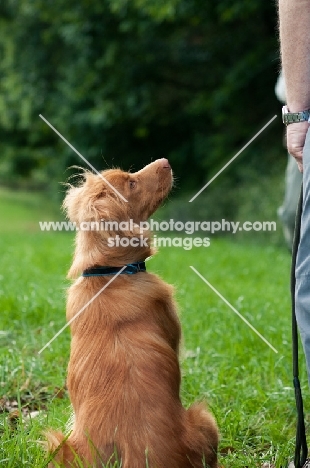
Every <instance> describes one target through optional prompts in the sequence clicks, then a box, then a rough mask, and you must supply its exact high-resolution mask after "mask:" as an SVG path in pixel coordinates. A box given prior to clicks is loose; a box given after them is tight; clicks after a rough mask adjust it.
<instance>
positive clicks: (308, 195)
mask: <svg viewBox="0 0 310 468" xmlns="http://www.w3.org/2000/svg"><path fill="white" fill-rule="evenodd" d="M303 170H304V172H303V212H302V218H301V231H300V243H299V247H298V253H297V259H296V293H295V304H296V318H297V323H298V328H299V331H300V336H301V341H302V344H303V348H304V352H305V355H306V363H307V372H308V380H309V383H310V132H309V130H308V133H307V138H306V142H305V146H304V152H303Z"/></svg>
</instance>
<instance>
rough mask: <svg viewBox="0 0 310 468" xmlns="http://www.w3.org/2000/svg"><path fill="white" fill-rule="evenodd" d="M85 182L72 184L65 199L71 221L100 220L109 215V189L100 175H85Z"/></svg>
mask: <svg viewBox="0 0 310 468" xmlns="http://www.w3.org/2000/svg"><path fill="white" fill-rule="evenodd" d="M84 179H85V180H84V182H83V183H82V184H81V185H80V186H77V187H74V186H70V187H69V190H68V191H67V194H66V196H65V199H64V201H63V205H62V207H63V209H64V211H65V213H66V215H67V217H68V218H69V219H70V221H72V222H74V223H77V224H80V223H82V222H85V221H86V222H89V221H100V219H102V218H103V217H107V216H108V211H109V210H108V202H107V199H108V198H109V191H108V189H107V187H105V186H104V181H102V179H101V178H100V177H99V176H96V175H94V174H91V173H87V174H86V175H84Z"/></svg>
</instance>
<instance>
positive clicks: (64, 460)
mask: <svg viewBox="0 0 310 468" xmlns="http://www.w3.org/2000/svg"><path fill="white" fill-rule="evenodd" d="M43 435H44V437H45V439H46V442H44V448H45V450H46V452H47V453H48V455H49V459H51V461H50V463H49V464H48V468H56V467H57V468H58V467H67V466H70V467H71V466H72V467H73V466H75V465H73V462H74V461H75V460H76V459H77V455H76V450H75V447H74V444H73V443H72V441H69V440H68V436H67V437H66V436H64V434H63V433H62V432H60V431H54V430H47V431H45V432H44V433H43Z"/></svg>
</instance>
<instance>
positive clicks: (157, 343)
mask: <svg viewBox="0 0 310 468" xmlns="http://www.w3.org/2000/svg"><path fill="white" fill-rule="evenodd" d="M101 174H102V177H100V175H94V174H92V173H88V172H86V173H85V174H84V177H83V180H82V182H80V184H79V185H78V186H75V187H74V186H70V188H69V190H68V192H67V194H66V197H65V199H64V209H65V211H66V213H67V216H68V218H69V219H70V220H71V221H72V222H74V223H76V226H80V227H82V225H83V223H84V224H85V223H96V222H97V223H99V222H102V221H103V220H106V221H115V222H117V223H119V224H120V223H122V222H123V223H124V222H127V224H128V225H129V223H130V220H131V227H130V229H127V227H126V226H127V225H125V228H124V229H118V230H117V229H116V230H113V231H109V230H98V231H97V230H82V229H80V230H79V231H78V232H77V236H76V248H75V254H74V259H73V263H72V266H71V268H70V270H69V273H68V277H69V278H71V279H74V278H76V277H77V276H78V275H80V274H81V272H84V273H83V274H84V276H80V277H79V278H78V279H77V280H76V281H75V282H74V283H73V285H72V286H71V287H70V288H69V291H68V298H67V320H72V319H73V318H74V317H75V316H76V315H77V314H79V315H78V316H77V317H76V318H75V319H74V320H73V321H72V323H71V334H72V341H71V353H70V361H69V365H68V378H67V386H68V391H69V395H70V400H71V403H72V406H73V410H74V423H73V429H72V432H71V434H70V435H69V437H67V438H66V437H65V436H64V435H63V434H62V433H61V432H58V431H53V430H50V431H48V432H47V433H46V437H47V446H48V451H49V453H50V454H52V453H55V454H54V458H53V459H52V461H51V462H50V464H49V468H52V467H54V466H63V467H71V468H72V467H80V466H85V467H86V466H87V467H96V468H97V467H99V466H100V467H102V466H103V463H107V464H108V463H111V466H112V465H113V466H115V465H114V463H115V462H116V461H117V460H119V462H121V465H120V466H122V468H145V467H149V468H203V467H210V468H217V467H218V463H217V447H218V439H219V434H218V429H217V426H216V423H215V420H214V418H213V416H212V415H211V414H210V413H209V412H208V411H207V409H206V407H205V404H204V403H202V402H200V403H195V404H193V405H192V406H191V407H190V408H189V409H187V410H186V409H185V408H183V406H182V404H181V400H180V382H181V375H180V366H179V359H178V353H179V345H180V336H181V328H180V323H179V319H178V316H177V312H176V304H175V302H174V299H173V288H172V287H171V286H170V285H168V284H166V283H164V282H163V281H162V280H161V279H160V278H159V277H157V276H156V275H154V274H151V273H147V272H146V271H144V269H143V267H141V265H144V264H143V262H144V260H145V259H147V258H148V257H150V256H151V255H152V253H153V250H152V246H151V238H150V233H149V232H148V231H147V230H143V232H142V233H141V228H140V224H141V222H145V221H146V220H147V219H148V218H149V217H150V216H151V215H152V214H153V213H154V212H155V211H156V209H157V208H158V207H159V206H160V204H161V203H162V201H163V200H164V199H165V198H166V197H167V195H168V193H169V192H170V189H171V187H172V184H173V176H172V170H171V167H170V164H169V162H168V160H167V159H158V160H156V161H154V162H153V163H151V164H149V165H147V166H146V167H144V168H143V169H142V170H140V171H138V172H136V173H128V172H123V171H121V170H120V169H109V170H106V171H103V172H102V173H101ZM115 189H116V191H115ZM120 194H121V195H122V198H121V197H120ZM124 198H125V199H126V200H127V201H125V200H124ZM117 236H118V238H119V239H128V240H127V241H126V243H125V242H123V244H126V246H121V245H119V246H116V242H115V240H116V238H117ZM111 239H112V241H113V242H111ZM133 239H136V240H135V242H131V241H132V240H133ZM137 239H138V240H139V242H137ZM127 244H128V246H127ZM133 244H134V246H133ZM111 245H112V246H111ZM137 262H138V263H137ZM125 265H129V267H128V266H127V267H126V268H129V269H130V268H134V266H135V268H136V269H137V272H135V273H133V274H129V273H130V271H126V270H125V271H124V272H122V273H119V272H120V269H121V268H123V267H125ZM130 265H131V267H130ZM132 265H134V266H132ZM137 265H138V267H137ZM107 271H108V272H110V273H111V271H112V272H114V279H113V282H112V281H111V278H113V274H111V275H110V274H107V275H105V274H103V273H102V272H107ZM115 271H117V272H118V273H119V274H118V276H117V277H115ZM92 272H93V273H94V272H95V274H94V275H93V274H92ZM96 272H101V273H102V275H101V276H100V275H97V274H96ZM107 283H109V285H107ZM105 287H106V288H105ZM102 288H105V289H104V290H103V291H102V292H101V293H100V294H99V295H98V292H99V291H101V290H102ZM95 296H96V297H95ZM94 297H95V298H94ZM85 305H87V307H85ZM81 311H82V313H79V312H81ZM77 460H80V464H79V462H78V461H77ZM81 463H82V465H81Z"/></svg>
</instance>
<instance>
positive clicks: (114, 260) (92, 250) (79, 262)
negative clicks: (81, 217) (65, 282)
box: [68, 231, 154, 278]
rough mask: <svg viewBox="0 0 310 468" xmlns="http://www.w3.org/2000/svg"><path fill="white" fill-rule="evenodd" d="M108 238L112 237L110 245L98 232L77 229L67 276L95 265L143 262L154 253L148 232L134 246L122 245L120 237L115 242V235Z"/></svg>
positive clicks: (72, 276) (121, 264)
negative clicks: (72, 256)
mask: <svg viewBox="0 0 310 468" xmlns="http://www.w3.org/2000/svg"><path fill="white" fill-rule="evenodd" d="M125 238H126V237H125ZM109 239H114V245H112V244H113V242H112V241H110V244H109V241H108V238H107V237H106V236H103V235H102V234H101V233H99V232H93V231H79V232H78V233H77V236H76V241H75V244H76V247H75V253H74V258H73V263H72V266H71V268H70V270H69V272H68V278H76V277H77V276H79V275H80V274H81V273H82V272H83V271H85V270H87V269H89V268H93V267H97V266H105V267H123V266H124V265H128V264H132V263H136V262H143V261H144V260H145V259H146V258H148V257H150V256H151V255H152V254H153V253H154V250H153V249H152V247H151V245H150V244H151V237H150V233H144V234H143V237H141V239H140V240H141V242H140V243H139V245H135V246H132V245H129V246H128V247H126V246H125V247H124V246H122V245H120V244H121V243H120V238H119V239H118V241H119V242H117V238H116V236H115V237H110V238H109ZM145 239H147V240H145ZM117 244H119V245H117Z"/></svg>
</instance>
